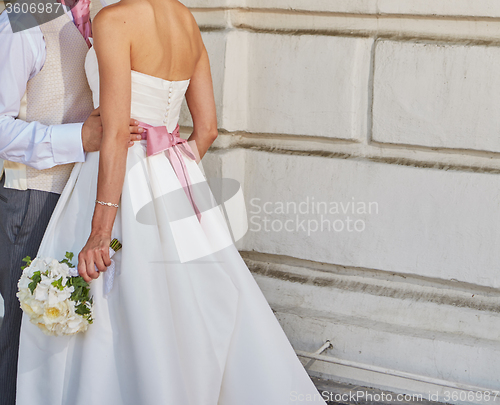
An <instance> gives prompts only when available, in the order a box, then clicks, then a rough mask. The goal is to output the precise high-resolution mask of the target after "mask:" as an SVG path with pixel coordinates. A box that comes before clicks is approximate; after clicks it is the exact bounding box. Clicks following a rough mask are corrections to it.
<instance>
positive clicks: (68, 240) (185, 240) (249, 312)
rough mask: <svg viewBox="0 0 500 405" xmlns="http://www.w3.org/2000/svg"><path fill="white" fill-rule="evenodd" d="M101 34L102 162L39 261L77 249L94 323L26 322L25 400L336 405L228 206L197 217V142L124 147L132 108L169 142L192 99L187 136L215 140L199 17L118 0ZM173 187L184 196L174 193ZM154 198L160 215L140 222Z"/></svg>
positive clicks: (101, 17)
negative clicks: (253, 266) (275, 302)
mask: <svg viewBox="0 0 500 405" xmlns="http://www.w3.org/2000/svg"><path fill="white" fill-rule="evenodd" d="M93 29H94V39H95V49H96V50H95V51H94V48H91V49H90V51H89V53H88V56H87V61H86V71H87V76H88V80H89V84H90V87H91V89H92V91H93V92H94V102H95V103H96V104H97V103H99V100H100V104H101V115H102V120H103V130H104V133H103V144H102V147H101V153H100V159H99V153H92V154H88V156H87V161H86V162H85V163H84V164H79V165H77V166H75V169H74V170H73V173H72V175H71V178H70V180H69V182H68V184H67V186H66V188H65V190H64V192H63V194H62V195H61V198H60V200H59V203H58V205H57V207H56V209H55V211H54V214H53V217H52V219H51V222H50V224H49V227H48V228H47V231H46V234H45V236H44V239H43V242H42V244H41V247H40V250H39V253H38V256H40V257H52V258H63V257H64V254H65V252H66V251H70V252H75V253H77V252H81V253H80V254H79V261H78V270H79V272H80V274H81V275H82V276H84V278H86V279H87V280H92V282H91V292H92V295H93V296H94V313H93V317H94V319H95V321H94V323H93V324H92V325H90V327H89V329H88V331H87V332H85V333H80V334H77V335H74V336H70V337H54V336H45V335H44V334H43V333H42V332H41V330H40V329H38V328H37V327H36V326H34V325H32V324H31V323H30V322H29V321H28V320H27V317H26V316H25V317H24V318H23V323H22V331H21V343H20V352H19V366H18V367H19V369H18V392H17V404H18V405H27V404H29V405H33V404H37V405H45V404H46V405H58V404H61V405H63V404H64V405H66V404H68V405H69V404H71V405H80V404H82V405H83V404H85V405H129V404H130V405H153V404H154V405H157V404H158V405H160V404H165V405H166V404H168V405H237V404H238V405H282V404H290V403H297V402H301V401H298V400H297V399H298V398H304V401H303V402H304V403H306V402H307V403H316V404H324V403H325V402H324V401H323V399H321V397H320V396H319V394H318V392H317V391H316V389H315V387H314V385H313V383H312V381H311V380H310V378H309V376H308V375H307V373H306V371H305V370H304V368H303V366H302V364H301V363H300V361H299V360H298V358H297V356H296V355H295V352H294V350H293V348H292V347H291V345H290V343H289V341H288V339H287V337H286V336H285V334H284V332H283V330H282V329H281V326H280V325H279V323H278V321H277V319H276V317H275V316H274V314H273V312H272V310H271V308H270V307H269V305H268V303H267V301H266V300H265V298H264V296H263V294H262V292H261V291H260V289H259V287H258V285H257V284H256V282H255V280H254V279H253V277H252V275H251V273H250V272H249V270H248V268H247V267H246V265H245V263H244V262H243V260H242V259H241V257H240V255H239V254H238V252H237V250H236V248H235V247H234V245H233V244H232V243H231V238H230V235H229V233H228V231H227V228H226V226H225V222H224V219H223V217H222V215H221V213H220V211H219V209H217V208H214V209H208V210H204V211H203V210H200V211H201V216H197V215H196V212H195V210H194V208H193V206H192V204H191V200H190V199H189V198H188V194H189V192H190V190H188V189H187V188H186V187H184V189H183V186H182V184H183V183H182V178H181V177H182V176H180V175H179V171H177V173H176V171H175V170H174V166H175V162H174V163H172V159H174V158H175V157H177V158H180V159H182V163H183V166H182V167H181V169H182V170H183V171H184V175H186V172H187V176H188V177H189V181H190V182H191V183H193V184H197V183H202V182H204V181H205V178H204V176H203V174H202V172H201V170H200V168H199V167H198V165H197V163H196V162H195V161H194V160H193V159H192V157H190V156H188V155H189V153H187V152H189V151H188V150H187V149H186V148H183V147H179V146H176V147H173V148H171V149H170V152H172V154H170V155H169V154H168V150H167V151H166V152H161V153H156V154H153V155H151V156H148V154H147V143H148V141H146V140H143V141H140V142H137V143H136V144H135V145H134V146H132V147H131V148H130V149H128V136H129V132H128V124H129V117H130V116H132V118H134V119H136V120H138V121H141V122H143V123H145V124H149V125H151V126H153V127H161V126H163V127H166V129H167V131H168V134H166V135H165V136H168V137H173V135H169V134H172V133H174V135H175V129H176V127H177V122H178V119H179V114H180V108H181V102H182V100H183V98H184V96H185V95H186V99H187V101H188V105H189V108H190V111H191V114H192V117H193V122H194V131H193V135H192V136H191V138H190V141H194V142H196V145H197V149H198V151H199V153H200V155H203V154H204V153H205V152H206V150H207V149H208V147H209V146H210V144H211V143H212V142H213V140H214V136H213V134H214V129H215V130H216V117H215V103H214V100H213V91H212V81H211V78H210V68H209V64H208V57H207V54H206V51H205V48H204V46H203V43H202V41H201V36H200V33H199V30H198V27H197V26H196V23H195V21H194V19H193V17H192V16H191V14H190V13H189V11H188V10H187V9H186V8H185V7H184V6H182V5H181V4H180V3H178V2H177V1H176V0H122V2H121V3H118V4H116V5H112V6H109V7H107V8H106V9H104V10H102V11H101V12H100V13H99V14H98V16H97V17H96V19H95V21H94V26H93ZM96 52H97V56H96ZM98 59H99V68H98V64H97V60H98ZM98 70H99V72H98ZM141 72H142V73H141ZM99 76H100V78H101V85H100V86H99ZM166 79H170V80H166ZM99 90H100V91H99ZM99 93H100V95H99ZM148 134H149V131H148ZM172 139H173V138H172ZM186 151H187V152H186ZM173 154H175V156H173ZM99 160H100V161H99ZM177 163H179V161H177ZM175 190H181V191H182V193H181V194H179V193H177V194H175V195H176V198H175V199H174V200H172V199H170V200H168V199H164V198H162V196H165V195H168V194H169V193H172V191H175ZM184 191H186V192H185V193H184ZM96 199H97V200H100V201H102V202H105V203H112V204H117V205H118V208H115V207H114V206H108V205H101V204H96V203H95V201H96ZM172 201H174V202H175V203H174V204H172ZM201 205H203V204H201ZM145 206H147V207H149V211H150V212H149V213H148V215H146V216H148V218H149V220H146V221H143V220H138V216H139V215H140V213H141V209H143V208H144V207H145ZM186 210H188V211H189V213H190V215H185V212H186ZM112 237H113V238H115V237H116V238H118V239H119V240H120V241H121V242H122V244H123V249H122V250H121V251H120V252H119V253H118V254H117V255H116V256H115V257H114V258H113V259H114V260H115V262H116V276H115V279H114V286H113V288H112V290H111V292H110V293H109V294H108V295H107V296H105V295H104V293H103V291H104V288H103V277H102V276H101V277H100V276H99V273H97V272H95V271H94V269H95V267H94V264H95V265H96V266H97V267H98V268H99V270H101V271H105V270H106V265H109V256H108V253H107V252H108V248H107V247H108V246H109V242H110V239H111V238H112ZM82 248H83V250H82Z"/></svg>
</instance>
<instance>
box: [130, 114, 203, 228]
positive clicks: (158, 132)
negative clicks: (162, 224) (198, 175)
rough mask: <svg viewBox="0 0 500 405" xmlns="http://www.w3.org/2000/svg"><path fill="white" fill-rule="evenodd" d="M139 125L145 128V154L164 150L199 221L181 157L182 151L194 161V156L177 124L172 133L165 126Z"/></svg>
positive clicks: (154, 153) (190, 184)
mask: <svg viewBox="0 0 500 405" xmlns="http://www.w3.org/2000/svg"><path fill="white" fill-rule="evenodd" d="M139 126H140V127H142V128H144V129H145V132H143V133H142V139H146V140H147V145H146V154H147V156H152V155H156V154H158V153H160V152H165V155H166V156H167V158H168V160H169V161H170V164H171V165H172V168H173V169H174V172H175V174H176V176H177V178H178V179H179V181H180V183H181V185H182V188H183V189H184V191H185V193H186V195H187V197H188V199H189V201H190V203H191V205H192V206H193V209H194V212H195V214H196V217H197V218H198V221H201V213H200V210H199V209H198V207H197V206H196V203H195V201H194V196H193V189H192V187H191V186H192V183H191V179H190V178H189V173H188V171H187V167H186V163H185V162H184V159H183V158H182V153H184V155H186V156H187V157H188V158H190V159H192V160H194V161H196V156H195V154H194V152H193V150H192V149H191V147H190V146H189V144H188V143H187V141H186V140H185V139H182V138H181V137H180V135H179V125H177V127H176V128H175V129H174V131H173V132H172V133H169V132H168V130H167V128H166V127H165V126H159V127H153V126H152V125H149V124H146V123H144V122H139Z"/></svg>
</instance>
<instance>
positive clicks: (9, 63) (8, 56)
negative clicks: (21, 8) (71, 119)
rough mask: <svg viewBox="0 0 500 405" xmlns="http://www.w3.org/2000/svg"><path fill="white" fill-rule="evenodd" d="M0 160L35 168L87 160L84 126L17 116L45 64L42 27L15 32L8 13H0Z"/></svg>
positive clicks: (46, 167) (40, 168)
mask: <svg viewBox="0 0 500 405" xmlns="http://www.w3.org/2000/svg"><path fill="white" fill-rule="evenodd" d="M0 41H1V43H2V46H0V159H4V160H9V161H12V162H17V163H24V164H26V165H28V166H31V167H34V168H35V169H38V170H42V169H48V168H51V167H53V166H56V165H60V164H66V163H73V162H83V161H85V152H84V150H83V145H82V137H81V131H82V125H83V123H77V124H62V125H49V126H47V125H43V124H41V123H39V122H29V123H28V122H26V121H22V120H20V119H17V116H18V115H19V110H20V106H21V99H22V98H23V96H24V93H25V92H26V85H27V83H28V80H29V79H31V78H32V77H34V76H35V75H36V74H37V73H38V72H40V70H41V69H42V67H43V64H44V63H45V56H46V49H45V41H44V39H43V35H42V33H41V31H40V28H39V27H33V28H30V29H28V30H24V31H20V32H16V33H13V32H12V29H11V27H10V23H9V19H8V16H7V13H2V14H0Z"/></svg>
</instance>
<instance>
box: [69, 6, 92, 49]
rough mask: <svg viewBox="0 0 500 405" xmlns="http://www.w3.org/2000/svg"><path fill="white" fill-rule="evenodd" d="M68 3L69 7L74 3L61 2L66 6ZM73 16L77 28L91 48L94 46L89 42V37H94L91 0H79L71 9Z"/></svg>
mask: <svg viewBox="0 0 500 405" xmlns="http://www.w3.org/2000/svg"><path fill="white" fill-rule="evenodd" d="M66 3H68V5H69V4H71V3H72V1H67V0H61V4H63V5H66ZM71 14H73V20H74V22H75V25H76V28H78V31H80V33H81V34H82V35H83V38H85V42H87V45H88V47H89V48H90V47H91V46H92V45H91V43H90V41H89V37H91V36H92V28H91V25H90V0H78V1H77V3H76V4H75V5H74V6H73V8H72V9H71Z"/></svg>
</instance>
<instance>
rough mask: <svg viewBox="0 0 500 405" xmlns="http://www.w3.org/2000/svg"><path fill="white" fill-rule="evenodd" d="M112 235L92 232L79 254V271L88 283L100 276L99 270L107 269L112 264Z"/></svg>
mask: <svg viewBox="0 0 500 405" xmlns="http://www.w3.org/2000/svg"><path fill="white" fill-rule="evenodd" d="M110 243H111V236H110V235H104V234H91V235H90V237H89V239H88V241H87V244H86V245H85V247H84V248H83V249H82V251H81V252H80V253H79V255H78V273H79V274H80V276H82V277H83V279H84V280H85V281H86V282H87V283H88V282H90V281H92V279H96V278H98V277H99V273H98V272H97V271H96V270H95V266H97V269H98V270H99V272H102V271H106V270H107V267H108V266H110V265H111V259H110V257H109V244H110Z"/></svg>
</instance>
